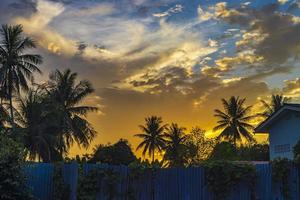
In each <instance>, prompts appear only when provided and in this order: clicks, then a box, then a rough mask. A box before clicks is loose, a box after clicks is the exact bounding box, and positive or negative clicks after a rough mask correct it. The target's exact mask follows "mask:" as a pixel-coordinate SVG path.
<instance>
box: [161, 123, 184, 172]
mask: <svg viewBox="0 0 300 200" xmlns="http://www.w3.org/2000/svg"><path fill="white" fill-rule="evenodd" d="M185 130H186V128H184V127H179V126H178V124H175V123H172V124H171V126H170V127H167V128H166V132H165V140H166V147H165V151H166V152H165V155H164V159H165V160H167V161H168V162H169V166H170V167H181V166H184V164H185V159H186V156H187V153H188V151H187V146H186V145H185V142H186V140H187V135H186V134H185Z"/></svg>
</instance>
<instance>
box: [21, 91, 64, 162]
mask: <svg viewBox="0 0 300 200" xmlns="http://www.w3.org/2000/svg"><path fill="white" fill-rule="evenodd" d="M52 109H53V107H50V105H49V104H48V103H47V97H46V95H45V92H43V91H42V90H39V89H30V90H29V91H28V93H27V94H26V96H25V97H23V98H20V99H19V112H18V113H17V115H16V122H17V124H18V125H19V126H18V128H19V130H20V131H21V132H22V133H23V136H24V147H25V148H26V149H27V151H28V153H29V159H31V160H35V159H37V158H38V159H39V160H43V161H44V162H49V161H53V160H54V158H53V156H54V155H53V153H54V152H55V151H56V150H55V146H56V135H55V133H56V132H57V131H58V130H59V127H58V126H57V125H58V123H57V117H56V116H55V115H53V112H50V110H52Z"/></svg>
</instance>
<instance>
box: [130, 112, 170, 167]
mask: <svg viewBox="0 0 300 200" xmlns="http://www.w3.org/2000/svg"><path fill="white" fill-rule="evenodd" d="M145 121H146V125H145V126H144V125H140V126H139V127H140V129H141V130H142V131H143V133H141V134H136V135H135V136H136V137H139V138H141V139H143V141H142V142H141V143H140V144H139V145H138V146H137V150H139V149H141V148H143V152H142V154H143V156H145V155H146V153H147V152H148V154H149V156H151V157H152V162H154V160H155V157H154V155H155V151H159V152H161V151H162V150H163V149H164V147H165V143H166V141H165V139H164V134H163V133H164V130H165V128H166V127H167V125H162V123H163V121H162V119H161V117H157V116H151V117H147V118H145Z"/></svg>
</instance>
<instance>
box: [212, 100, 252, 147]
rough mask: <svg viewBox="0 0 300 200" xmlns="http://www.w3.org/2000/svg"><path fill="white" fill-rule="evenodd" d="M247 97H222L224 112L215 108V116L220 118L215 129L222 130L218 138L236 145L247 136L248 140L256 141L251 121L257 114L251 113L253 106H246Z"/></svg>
mask: <svg viewBox="0 0 300 200" xmlns="http://www.w3.org/2000/svg"><path fill="white" fill-rule="evenodd" d="M245 101H246V99H245V98H244V99H240V98H239V97H234V96H232V97H231V98H230V99H229V100H225V99H222V103H223V107H224V112H223V111H220V110H218V109H216V110H215V115H214V116H215V117H217V118H218V119H219V121H218V122H217V123H218V125H217V126H216V127H215V128H214V129H213V130H214V131H219V130H221V133H220V135H219V136H218V138H224V139H227V140H229V141H230V142H232V143H233V144H234V145H235V146H236V145H237V142H238V141H241V140H242V138H245V139H246V140H247V141H254V138H253V136H252V134H251V133H250V131H251V130H253V128H254V127H253V125H251V124H250V123H249V122H250V121H251V120H252V119H254V118H255V117H256V116H254V115H250V109H251V107H252V106H245Z"/></svg>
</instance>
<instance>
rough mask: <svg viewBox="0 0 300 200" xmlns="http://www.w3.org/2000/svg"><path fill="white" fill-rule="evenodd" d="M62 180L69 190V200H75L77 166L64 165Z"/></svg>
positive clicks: (75, 164) (73, 164) (74, 164)
mask: <svg viewBox="0 0 300 200" xmlns="http://www.w3.org/2000/svg"><path fill="white" fill-rule="evenodd" d="M63 178H64V181H65V183H66V184H68V186H69V188H70V200H76V191H77V182H78V181H77V180H78V164H77V163H71V164H64V166H63Z"/></svg>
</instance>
